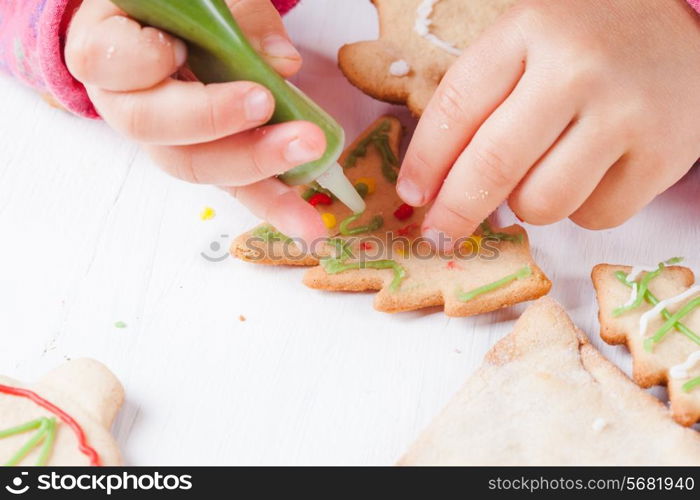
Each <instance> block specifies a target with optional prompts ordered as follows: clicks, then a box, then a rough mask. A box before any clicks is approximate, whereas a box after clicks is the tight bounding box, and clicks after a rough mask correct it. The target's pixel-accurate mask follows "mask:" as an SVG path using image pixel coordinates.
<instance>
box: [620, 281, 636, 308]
mask: <svg viewBox="0 0 700 500" xmlns="http://www.w3.org/2000/svg"><path fill="white" fill-rule="evenodd" d="M638 291H639V285H638V284H637V283H636V282H634V283H632V291H631V292H630V298H629V299H628V300H627V302H625V303H624V304H622V307H629V306H631V305H632V304H634V301H635V300H637V292H638Z"/></svg>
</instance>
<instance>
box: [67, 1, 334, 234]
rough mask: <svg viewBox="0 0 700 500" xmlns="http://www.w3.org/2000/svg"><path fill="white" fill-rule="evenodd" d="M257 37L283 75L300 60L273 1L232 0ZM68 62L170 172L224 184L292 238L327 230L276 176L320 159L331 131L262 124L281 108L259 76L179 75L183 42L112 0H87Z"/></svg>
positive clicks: (73, 30) (98, 101)
mask: <svg viewBox="0 0 700 500" xmlns="http://www.w3.org/2000/svg"><path fill="white" fill-rule="evenodd" d="M227 3H228V4H229V6H230V8H231V11H232V13H233V15H234V16H235V17H236V19H237V20H238V22H239V23H240V25H241V28H242V29H243V30H244V31H245V32H246V35H247V36H248V38H249V39H250V41H251V43H252V44H253V45H254V46H255V47H256V48H257V49H258V50H259V51H260V53H261V54H263V55H264V57H265V58H266V59H267V61H268V62H269V63H270V64H272V66H273V67H274V68H275V69H276V70H277V71H279V73H280V74H282V75H283V76H285V77H288V76H291V75H292V74H294V73H295V72H296V71H297V70H298V69H299V67H300V66H301V56H300V55H299V53H298V52H297V51H296V49H295V48H294V47H293V46H292V44H291V43H290V42H289V38H288V37H287V33H286V32H285V29H284V26H283V25H282V21H281V19H280V17H279V14H278V13H277V11H276V10H275V8H274V7H273V5H272V3H271V2H270V1H269V0H228V1H227ZM65 55H66V63H67V65H68V68H69V69H70V71H71V73H72V74H73V75H74V76H75V77H76V78H77V79H78V80H80V81H81V82H82V83H84V84H85V86H86V88H87V90H88V94H89V95H90V98H91V99H92V102H93V103H94V104H95V107H96V108H97V110H98V111H99V112H100V114H101V115H102V117H103V118H104V119H105V120H106V121H107V123H109V124H110V125H111V126H113V127H114V128H115V129H117V130H119V131H120V132H122V133H124V134H126V135H127V136H128V137H131V138H133V139H134V140H136V141H138V142H140V143H143V144H144V145H145V146H146V148H147V150H148V151H149V152H150V154H151V155H152V156H153V158H154V159H155V160H156V162H158V163H159V164H160V165H161V166H162V167H163V169H164V170H165V171H167V172H168V173H170V174H172V175H174V176H176V177H179V178H181V179H184V180H186V181H189V182H196V183H204V184H214V185H217V186H221V187H223V188H225V189H226V190H227V191H229V192H230V193H231V194H232V195H233V196H235V197H236V198H238V199H239V200H240V201H241V202H242V203H243V204H245V205H246V206H247V207H248V208H249V209H250V210H251V211H252V212H253V213H255V214H256V215H258V216H259V217H261V218H263V219H265V220H267V221H269V222H270V223H271V224H274V225H275V226H276V227H278V228H279V230H280V231H282V232H284V233H285V234H289V235H291V236H297V237H301V238H304V239H306V240H312V239H314V238H317V237H324V236H325V235H326V228H325V227H324V225H323V223H322V222H321V220H320V217H319V216H318V214H317V212H316V211H315V210H314V208H313V207H312V206H311V205H309V204H308V203H306V202H304V200H302V198H301V197H300V196H299V195H298V194H297V193H296V192H295V191H294V190H293V189H292V188H290V187H288V186H286V185H284V184H283V183H282V182H280V181H278V180H277V179H274V178H272V177H273V176H275V175H277V174H281V173H282V172H285V171H287V170H289V169H291V168H292V167H295V166H297V165H300V164H303V163H306V162H309V161H312V160H316V159H318V158H319V157H320V156H321V155H322V154H323V152H324V150H325V144H326V142H325V136H324V135H323V132H322V131H321V130H320V129H319V128H318V127H317V126H316V125H313V124H311V123H306V122H292V123H286V124H282V125H274V126H269V127H264V128H256V127H259V126H260V125H262V124H264V123H265V122H267V121H268V120H269V119H270V117H271V116H272V113H273V110H274V100H273V98H272V95H271V94H270V93H269V92H268V91H267V89H265V88H264V87H262V86H260V85H258V84H255V83H251V82H234V83H225V84H215V85H203V84H202V83H199V82H191V81H187V82H186V81H181V80H177V79H175V78H173V77H172V75H173V74H174V73H176V72H177V71H178V69H179V68H180V67H181V66H182V65H183V63H184V62H185V59H186V57H187V48H186V46H185V44H184V43H183V42H182V41H180V40H177V39H175V38H173V37H171V36H170V35H167V34H165V33H163V32H161V31H159V30H156V29H154V28H143V27H142V26H141V25H139V24H138V23H137V22H135V21H133V20H131V19H129V18H127V17H126V15H125V14H124V12H122V11H121V10H120V9H118V8H117V7H115V6H114V5H113V4H112V3H111V2H110V1H109V0H85V1H84V2H83V4H82V6H81V7H80V9H79V10H78V12H77V13H76V14H75V17H74V18H73V21H72V24H71V27H70V30H69V34H68V40H67V43H66V52H65Z"/></svg>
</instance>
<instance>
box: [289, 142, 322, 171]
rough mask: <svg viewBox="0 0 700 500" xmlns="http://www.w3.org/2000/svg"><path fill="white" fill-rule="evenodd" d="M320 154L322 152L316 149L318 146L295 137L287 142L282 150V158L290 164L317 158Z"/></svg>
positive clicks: (299, 163)
mask: <svg viewBox="0 0 700 500" xmlns="http://www.w3.org/2000/svg"><path fill="white" fill-rule="evenodd" d="M322 154H323V152H322V151H318V148H317V147H315V146H314V145H313V144H309V143H308V142H306V141H304V140H303V139H300V138H297V139H294V140H293V141H291V142H290V143H289V144H287V147H286V148H285V150H284V159H285V160H287V161H288V162H289V163H291V164H292V165H301V164H303V163H308V162H310V161H314V160H318V159H319V158H320V157H321V155H322Z"/></svg>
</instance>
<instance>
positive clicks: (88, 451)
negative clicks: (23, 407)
mask: <svg viewBox="0 0 700 500" xmlns="http://www.w3.org/2000/svg"><path fill="white" fill-rule="evenodd" d="M0 392H1V393H5V394H10V395H11V396H18V397H21V398H27V399H29V400H30V401H32V402H33V403H35V404H37V405H39V406H41V407H42V408H44V409H46V410H48V411H50V412H51V413H53V414H54V415H56V416H57V417H58V418H59V419H60V420H61V421H62V422H63V423H64V424H66V425H67V426H68V427H70V428H71V429H72V430H73V432H74V433H75V437H76V438H78V449H79V450H80V451H81V452H82V453H83V455H85V456H86V457H88V458H89V459H90V465H94V466H99V465H101V463H100V456H99V455H98V454H97V451H95V449H94V448H92V447H91V446H90V445H89V444H88V441H87V436H85V431H83V428H82V427H80V424H78V422H76V421H75V420H74V419H73V417H71V416H70V415H68V414H67V413H66V412H64V411H63V410H61V409H60V408H59V407H58V406H56V405H54V404H53V403H51V402H50V401H47V400H46V399H44V398H42V397H41V396H39V395H38V394H37V393H36V392H32V391H30V390H29V389H20V388H18V387H10V386H8V385H0Z"/></svg>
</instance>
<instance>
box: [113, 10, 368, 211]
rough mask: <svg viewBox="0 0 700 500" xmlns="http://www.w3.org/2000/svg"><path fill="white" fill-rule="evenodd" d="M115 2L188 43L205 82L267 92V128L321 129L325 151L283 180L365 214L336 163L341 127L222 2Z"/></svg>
mask: <svg viewBox="0 0 700 500" xmlns="http://www.w3.org/2000/svg"><path fill="white" fill-rule="evenodd" d="M112 2H113V3H114V4H115V5H117V6H118V7H119V8H121V9H122V10H124V11H125V12H126V13H127V14H129V15H130V16H131V17H133V18H134V19H137V20H138V21H140V22H142V23H145V24H147V25H149V26H153V27H155V28H158V29H162V30H164V31H167V32H169V33H171V34H173V35H174V36H177V37H178V38H180V39H182V40H184V41H185V42H186V43H187V44H188V48H189V58H188V63H189V66H190V68H191V69H192V71H193V72H194V74H195V75H197V77H198V78H199V79H200V80H201V81H202V82H204V83H222V82H232V81H239V80H247V81H252V82H256V83H259V84H261V85H264V86H265V87H267V88H268V89H269V90H270V92H271V93H272V95H273V96H274V98H275V113H274V115H273V116H272V119H271V120H270V122H269V123H283V122H288V121H293V120H305V121H309V122H313V123H315V124H316V125H318V126H319V127H320V128H321V129H322V130H323V132H324V133H325V135H326V144H327V146H326V152H325V153H324V154H323V156H322V157H321V158H320V159H318V160H316V161H313V162H309V163H306V164H304V165H299V166H297V167H295V168H293V169H291V170H289V171H288V172H285V173H284V174H282V175H280V176H279V178H280V179H281V180H282V181H283V182H285V183H286V184H288V185H290V186H297V185H301V184H308V183H310V182H311V181H314V180H315V181H316V182H318V183H319V184H320V185H321V186H323V187H324V188H326V189H328V190H329V191H331V192H332V193H333V194H334V195H335V196H336V197H337V198H338V199H339V200H340V201H341V202H342V203H344V204H345V205H347V206H348V208H350V209H351V210H352V211H353V212H355V213H359V212H363V211H364V209H365V202H364V200H363V199H362V197H361V196H360V195H359V194H358V193H357V191H356V190H355V188H354V187H353V185H352V184H351V183H350V181H349V180H348V179H347V177H345V174H344V173H343V169H342V167H341V166H340V165H339V164H338V158H339V157H340V154H341V152H342V150H343V147H344V143H345V133H344V131H343V129H342V127H341V126H340V125H339V124H338V122H336V121H335V120H334V119H333V118H332V117H331V116H330V115H329V114H328V113H326V112H325V111H324V110H323V109H321V107H319V106H318V105H317V104H316V103H315V102H313V101H312V100H311V99H310V98H309V97H308V96H306V95H305V94H304V93H302V92H301V91H300V90H299V89H297V88H296V87H295V86H293V85H292V84H291V83H289V82H287V81H286V80H284V79H283V78H282V77H281V76H280V75H279V74H278V73H277V72H276V71H275V70H274V69H272V67H270V65H269V64H267V62H265V60H264V59H262V57H260V55H259V54H258V53H257V52H256V51H255V49H254V48H253V47H252V46H251V45H250V43H249V42H248V40H247V39H246V37H245V35H244V34H243V32H242V31H241V29H240V27H239V26H238V23H236V21H235V19H234V18H233V16H232V15H231V12H230V11H229V9H228V6H227V5H226V4H225V3H224V1H223V0H112Z"/></svg>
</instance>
